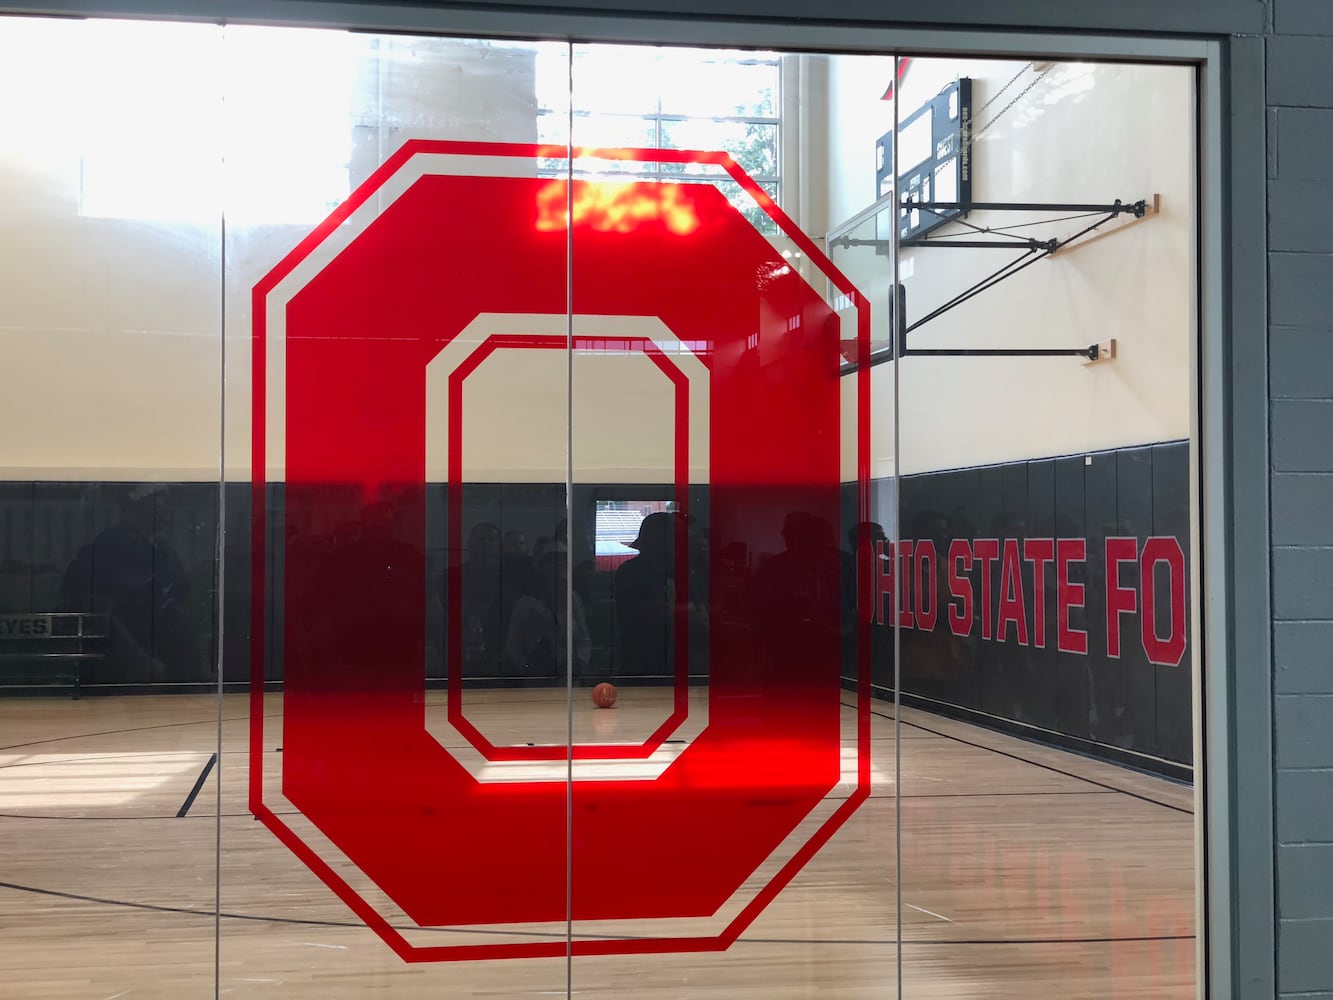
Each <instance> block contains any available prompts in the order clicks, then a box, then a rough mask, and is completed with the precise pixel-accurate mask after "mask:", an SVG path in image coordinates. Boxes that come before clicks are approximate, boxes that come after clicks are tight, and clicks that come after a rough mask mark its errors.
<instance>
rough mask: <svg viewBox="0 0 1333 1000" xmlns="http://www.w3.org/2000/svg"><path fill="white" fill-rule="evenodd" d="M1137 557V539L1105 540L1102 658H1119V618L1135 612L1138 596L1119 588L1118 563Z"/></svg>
mask: <svg viewBox="0 0 1333 1000" xmlns="http://www.w3.org/2000/svg"><path fill="white" fill-rule="evenodd" d="M1138 558H1139V540H1138V539H1137V538H1108V539H1107V540H1106V655H1107V656H1109V657H1111V658H1112V659H1114V660H1118V659H1120V616H1121V615H1123V614H1133V613H1134V612H1135V611H1137V610H1138V603H1137V602H1138V594H1137V593H1136V592H1135V590H1134V588H1133V587H1125V586H1121V583H1120V564H1121V563H1122V562H1136V561H1137V560H1138Z"/></svg>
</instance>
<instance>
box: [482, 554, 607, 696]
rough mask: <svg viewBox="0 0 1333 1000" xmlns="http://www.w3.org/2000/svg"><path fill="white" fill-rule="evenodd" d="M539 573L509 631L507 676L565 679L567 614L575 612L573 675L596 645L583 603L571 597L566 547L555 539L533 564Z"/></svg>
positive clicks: (519, 604)
mask: <svg viewBox="0 0 1333 1000" xmlns="http://www.w3.org/2000/svg"><path fill="white" fill-rule="evenodd" d="M533 564H534V569H535V572H534V574H533V577H532V592H531V593H528V594H524V595H523V596H522V597H520V598H519V599H518V601H517V602H516V603H515V604H514V610H513V613H512V614H511V615H510V618H509V626H508V629H507V630H506V632H505V646H504V659H505V667H506V672H507V673H510V674H513V675H516V676H520V677H562V676H563V675H564V671H565V668H566V665H567V664H568V662H569V658H568V653H567V650H566V636H567V635H568V634H569V628H568V625H569V623H568V621H567V619H568V618H569V613H568V609H567V606H566V595H568V599H569V606H570V607H572V609H573V615H572V619H573V628H572V633H573V647H574V664H573V665H574V672H575V674H579V673H582V672H584V671H585V670H586V668H587V666H588V660H589V657H590V656H591V653H592V642H591V640H590V639H589V637H588V626H587V621H586V619H585V617H584V613H583V602H582V600H580V598H579V595H578V594H576V593H575V594H569V585H568V573H569V554H568V551H567V549H566V546H565V543H564V542H562V541H560V540H558V539H557V540H553V541H552V542H551V543H550V544H549V545H547V546H546V547H545V548H543V550H542V553H541V555H539V556H537V558H536V559H534V560H533Z"/></svg>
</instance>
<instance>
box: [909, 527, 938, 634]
mask: <svg viewBox="0 0 1333 1000" xmlns="http://www.w3.org/2000/svg"><path fill="white" fill-rule="evenodd" d="M915 551H916V572H915V573H914V574H913V576H912V582H913V585H914V586H915V587H916V627H917V628H919V629H920V630H921V631H922V632H933V631H935V619H936V618H937V617H938V615H939V610H940V609H939V607H938V606H937V605H938V604H939V598H938V596H937V595H938V594H939V590H938V577H937V575H936V572H935V543H934V542H932V541H930V539H926V540H925V541H924V542H917V543H916V550H915ZM927 601H929V603H930V610H929V611H927V610H926V603H927Z"/></svg>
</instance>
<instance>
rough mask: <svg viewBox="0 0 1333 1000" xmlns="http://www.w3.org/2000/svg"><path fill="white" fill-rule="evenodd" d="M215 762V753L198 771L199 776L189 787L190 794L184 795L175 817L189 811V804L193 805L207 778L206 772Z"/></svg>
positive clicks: (179, 816) (178, 817)
mask: <svg viewBox="0 0 1333 1000" xmlns="http://www.w3.org/2000/svg"><path fill="white" fill-rule="evenodd" d="M217 762H218V755H217V754H216V753H214V754H213V755H212V756H211V757H209V758H208V763H207V764H205V765H204V769H203V770H202V771H200V772H199V777H198V778H196V779H195V782H194V787H193V788H191V789H190V794H189V795H187V796H185V802H184V803H183V804H182V805H181V808H180V812H178V813H176V818H177V819H180V818H181V817H182V816H184V815H185V814H186V813H187V812H189V811H190V806H192V805H194V800H195V798H196V796H198V794H199V792H200V790H201V789H202V788H203V787H204V782H205V781H207V780H208V772H209V771H211V770H213V765H214V764H216V763H217Z"/></svg>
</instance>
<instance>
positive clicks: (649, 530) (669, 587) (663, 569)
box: [615, 511, 679, 677]
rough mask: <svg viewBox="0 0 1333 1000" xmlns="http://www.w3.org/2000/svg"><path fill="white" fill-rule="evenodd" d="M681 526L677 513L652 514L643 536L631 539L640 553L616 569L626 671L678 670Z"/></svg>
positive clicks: (660, 672)
mask: <svg viewBox="0 0 1333 1000" xmlns="http://www.w3.org/2000/svg"><path fill="white" fill-rule="evenodd" d="M677 530H679V529H678V525H677V515H675V514H672V513H668V512H667V511H657V512H655V513H652V514H649V515H648V516H647V517H645V518H644V519H643V521H642V523H641V524H640V525H639V534H638V537H637V538H635V539H634V541H632V542H630V543H629V547H630V548H632V549H637V550H638V552H639V554H638V555H636V556H634V557H633V558H631V559H627V560H626V561H625V562H623V563H621V564H620V566H618V567H617V568H616V585H615V591H616V620H617V624H618V626H619V631H620V669H621V671H622V672H624V673H633V674H638V675H644V676H650V677H660V676H664V675H666V674H669V673H671V672H672V671H674V669H675V644H674V642H673V638H674V629H673V624H674V620H675V609H676V586H675V580H674V573H673V564H674V556H675V546H676V532H677Z"/></svg>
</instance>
